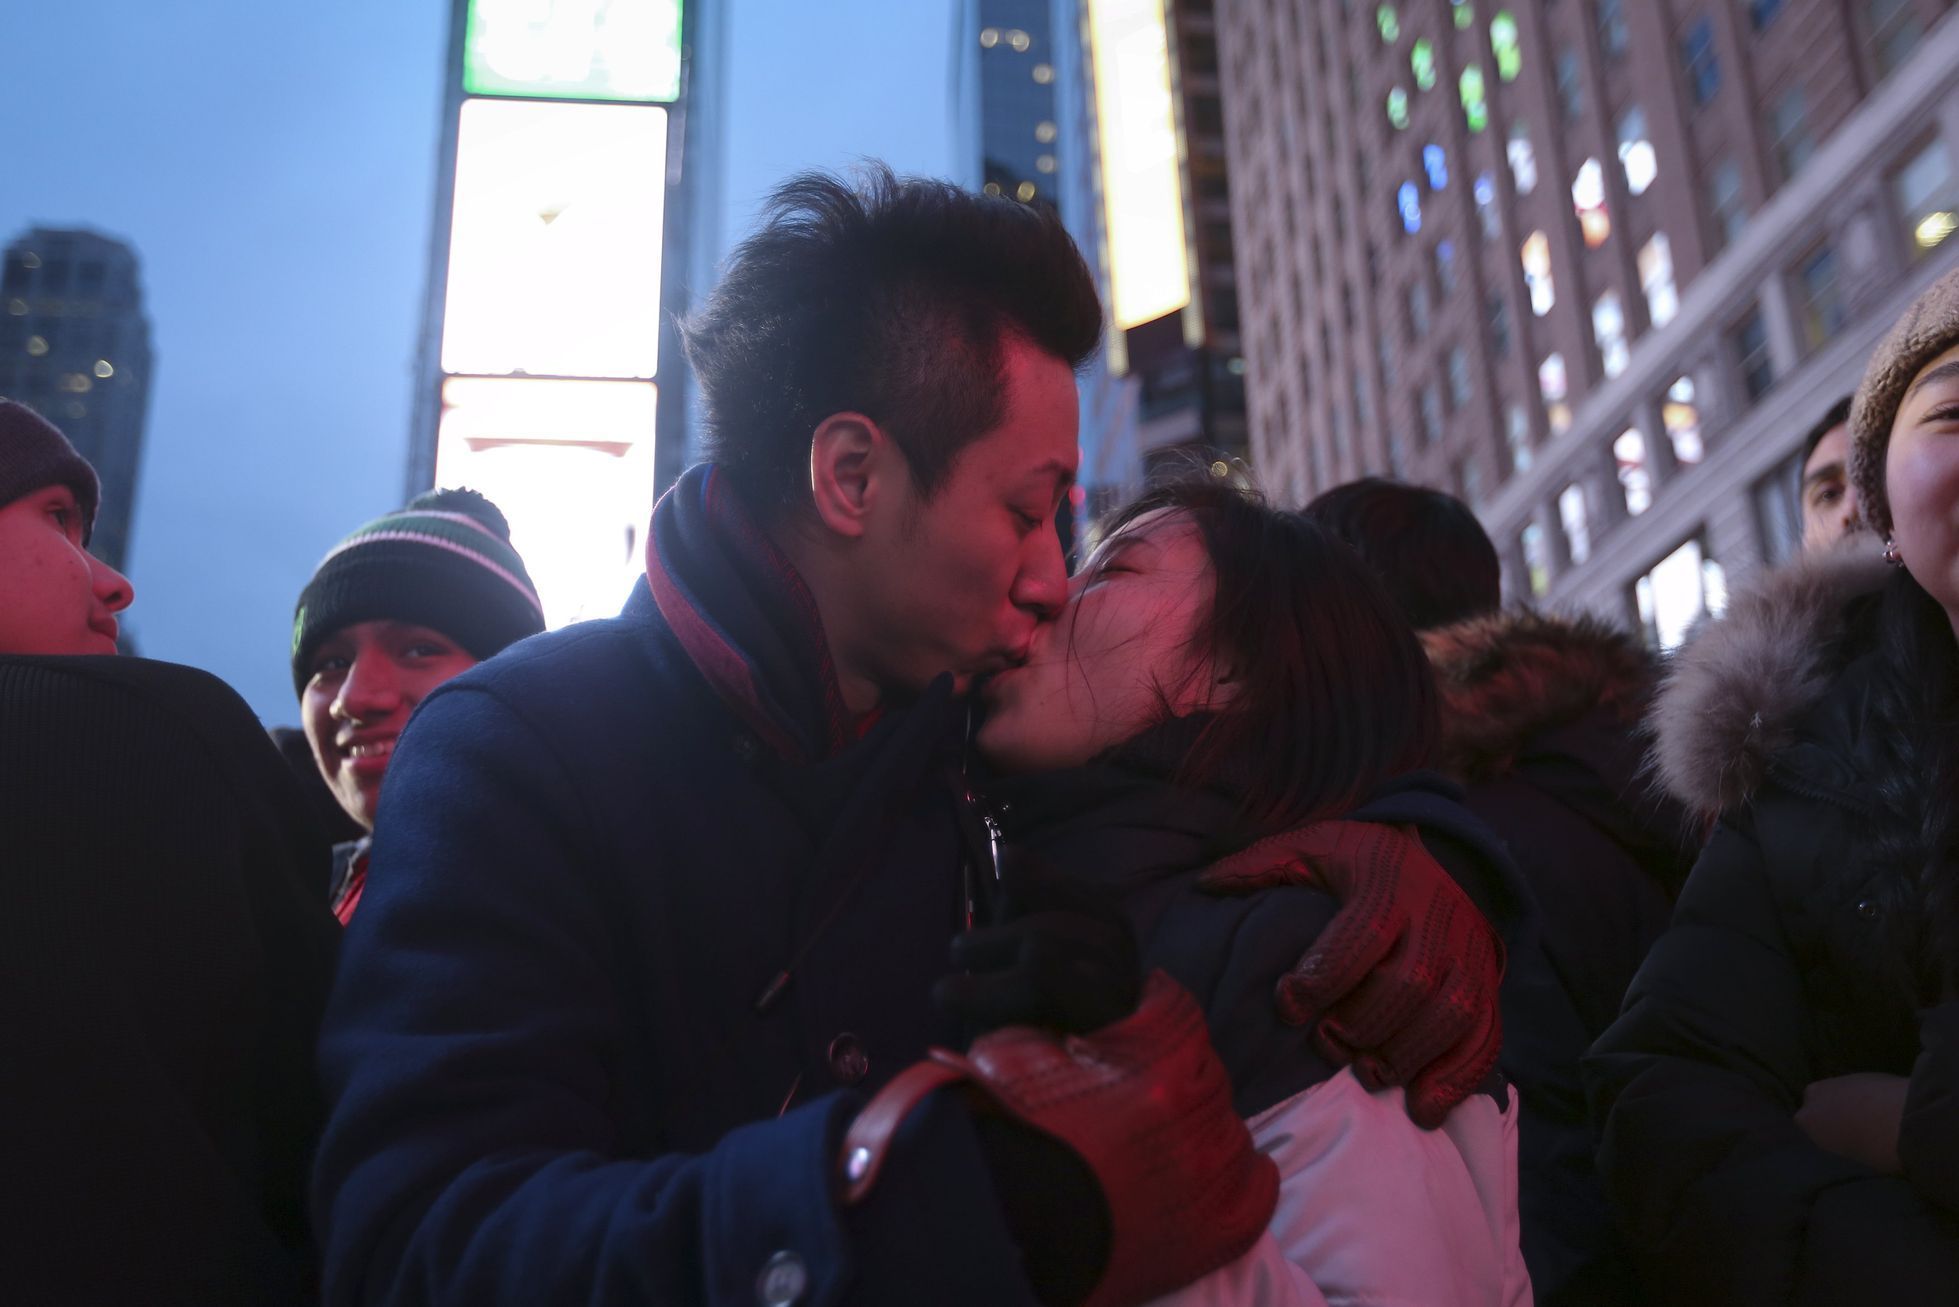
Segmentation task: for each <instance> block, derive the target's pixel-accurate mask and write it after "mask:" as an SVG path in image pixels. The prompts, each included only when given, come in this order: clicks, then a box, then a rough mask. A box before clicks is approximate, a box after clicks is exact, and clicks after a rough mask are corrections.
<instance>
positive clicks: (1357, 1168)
mask: <svg viewBox="0 0 1959 1307" xmlns="http://www.w3.org/2000/svg"><path fill="white" fill-rule="evenodd" d="M1178 736H1179V732H1178V730H1177V724H1176V723H1171V724H1169V726H1168V727H1167V728H1161V729H1160V730H1159V732H1157V733H1156V734H1155V736H1154V737H1146V739H1145V740H1144V741H1139V742H1135V743H1133V744H1132V746H1130V747H1129V748H1128V749H1126V750H1124V751H1122V752H1119V753H1118V754H1117V755H1116V756H1115V757H1114V758H1112V759H1110V760H1107V761H1104V762H1100V763H1096V764H1093V765H1091V766H1088V767H1084V768H1080V769H1076V770H1072V771H1068V772H1061V773H1046V774H1042V775H1036V776H1028V777H1023V778H1017V779H1015V780H1013V781H1009V782H1005V783H1002V784H999V785H996V786H993V787H991V790H990V794H991V796H992V797H993V798H994V799H995V800H996V801H997V802H998V803H999V805H1000V807H1001V814H1000V815H1001V822H1002V826H1003V828H1004V833H1005V836H1006V838H1007V840H1008V841H1009V843H1010V844H1012V845H1013V846H1014V847H1015V848H1016V849H1017V850H1019V851H1021V852H1022V853H1023V854H1024V855H1031V856H1032V857H1033V858H1035V859H1037V860H1038V861H1040V862H1041V863H1043V864H1045V865H1046V866H1047V867H1048V868H1050V869H1051V871H1052V872H1053V873H1054V874H1057V875H1061V876H1065V877H1067V878H1068V879H1069V880H1071V881H1072V882H1075V883H1077V884H1080V885H1083V886H1087V887H1089V888H1090V889H1091V890H1093V891H1095V892H1099V893H1102V894H1106V895H1107V896H1108V897H1109V899H1110V900H1112V901H1114V902H1116V903H1118V904H1119V905H1120V907H1121V910H1122V912H1123V914H1124V916H1125V917H1126V918H1127V919H1128V920H1129V922H1130V923H1131V925H1132V926H1133V928H1134V929H1135V931H1136V934H1137V938H1138V942H1139V945H1140V949H1141V954H1142V960H1143V964H1144V966H1145V967H1146V968H1152V967H1161V968H1162V969H1163V970H1165V971H1167V972H1169V974H1170V975H1171V976H1172V977H1173V978H1174V979H1176V980H1177V981H1178V982H1179V983H1180V984H1182V985H1183V986H1184V987H1185V988H1186V989H1188V990H1190V991H1191V993H1192V994H1193V995H1195V996H1196V998H1197V1001H1198V1003H1199V1005H1200V1006H1201V1007H1203V1009H1204V1011H1205V1014H1206V1017H1207V1020H1208V1022H1209V1025H1210V1031H1211V1040H1212V1043H1213V1044H1214V1045H1215V1047H1216V1048H1217V1051H1218V1055H1219V1057H1220V1058H1222V1059H1223V1061H1224V1064H1225V1066H1226V1068H1227V1069H1228V1070H1229V1071H1230V1073H1231V1077H1232V1084H1233V1087H1234V1091H1235V1092H1234V1100H1233V1101H1234V1105H1235V1106H1236V1108H1237V1109H1238V1112H1239V1114H1240V1115H1241V1116H1243V1117H1245V1118H1246V1120H1247V1124H1248V1125H1249V1126H1250V1128H1251V1130H1252V1134H1253V1138H1254V1140H1255V1141H1256V1143H1257V1144H1258V1146H1259V1147H1260V1149H1261V1150H1263V1151H1265V1152H1266V1153H1268V1154H1269V1155H1270V1156H1272V1157H1273V1158H1274V1160H1275V1161H1277V1162H1278V1163H1279V1167H1280V1175H1281V1188H1280V1195H1279V1210H1278V1212H1277V1214H1276V1215H1275V1216H1274V1218H1273V1221H1272V1225H1271V1227H1270V1229H1269V1230H1268V1233H1267V1235H1266V1237H1265V1238H1264V1239H1263V1240H1261V1242H1260V1243H1259V1245H1258V1246H1257V1247H1255V1248H1254V1249H1253V1250H1252V1251H1251V1252H1250V1253H1248V1254H1246V1255H1245V1256H1244V1257H1242V1258H1240V1259H1239V1260H1238V1261H1237V1262H1234V1263H1233V1264H1232V1265H1230V1266H1228V1267H1225V1268H1223V1269H1222V1270H1220V1271H1217V1272H1215V1273H1214V1274H1212V1275H1211V1276H1208V1277H1206V1278H1205V1279H1203V1280H1200V1281H1198V1282H1197V1283H1196V1284H1194V1285H1192V1286H1190V1287H1189V1288H1187V1289H1185V1290H1182V1291H1181V1292H1179V1293H1177V1294H1174V1295H1171V1297H1170V1298H1168V1299H1166V1300H1165V1301H1166V1302H1169V1303H1174V1304H1178V1305H1179V1307H1205V1305H1208V1304H1219V1305H1220V1307H1227V1305H1233V1304H1242V1303H1252V1302H1256V1303H1264V1304H1270V1305H1271V1307H1319V1305H1320V1304H1323V1303H1327V1302H1332V1303H1342V1302H1367V1303H1376V1304H1382V1305H1383V1307H1417V1304H1419V1305H1420V1307H1448V1305H1451V1304H1465V1305H1467V1304H1489V1305H1491V1307H1496V1305H1498V1304H1501V1305H1502V1307H1515V1305H1516V1304H1527V1303H1529V1302H1530V1301H1531V1299H1530V1286H1529V1281H1528V1277H1527V1276H1526V1274H1525V1271H1524V1266H1523V1260H1522V1257H1521V1254H1520V1252H1519V1248H1518V1232H1517V1216H1516V1211H1517V1209H1516V1192H1517V1162H1516V1120H1517V1112H1516V1107H1515V1100H1514V1096H1513V1093H1512V1091H1511V1089H1510V1088H1509V1086H1508V1085H1507V1084H1503V1083H1501V1078H1500V1077H1493V1078H1492V1082H1491V1084H1490V1085H1489V1086H1488V1087H1487V1091H1486V1092H1481V1093H1478V1094H1476V1095H1475V1096H1473V1097H1472V1098H1470V1099H1469V1100H1468V1101H1467V1102H1465V1103H1463V1104H1462V1105H1461V1106H1459V1107H1457V1108H1456V1109H1455V1110H1454V1111H1453V1112H1452V1113H1451V1115H1450V1118H1449V1120H1448V1121H1447V1122H1446V1123H1445V1124H1444V1126H1443V1128H1442V1129H1440V1130H1436V1131H1423V1130H1420V1129H1418V1128H1417V1127H1416V1126H1415V1125H1414V1123H1413V1122H1412V1121H1411V1120H1409V1117H1408V1113H1407V1111H1406V1110H1405V1108H1404V1105H1403V1102H1402V1091H1401V1090H1400V1089H1391V1090H1385V1091H1381V1092H1379V1093H1374V1094H1369V1093H1368V1092H1367V1091H1366V1090H1365V1089H1363V1088H1362V1087H1361V1085H1360V1083H1359V1081H1357V1080H1356V1079H1355V1078H1354V1075H1353V1072H1352V1071H1351V1069H1347V1068H1335V1067H1333V1066H1331V1065H1329V1064H1328V1063H1326V1062H1325V1061H1323V1060H1322V1059H1321V1058H1320V1057H1319V1055H1318V1054H1317V1053H1316V1052H1315V1051H1314V1049H1313V1046H1312V1044H1311V1041H1310V1039H1309V1037H1308V1034H1307V1032H1306V1030H1304V1029H1302V1028H1299V1027H1295V1026H1291V1025H1288V1024H1286V1023H1285V1022H1284V1021H1283V1020H1282V1019H1281V1018H1280V1016H1279V1014H1278V1006H1277V1004H1276V1003H1275V1002H1274V1001H1273V995H1274V990H1275V987H1276V986H1277V983H1278V981H1279V978H1280V977H1281V976H1283V975H1284V974H1285V973H1286V972H1287V971H1289V970H1291V969H1292V968H1293V967H1294V966H1295V965H1296V964H1297V963H1298V961H1299V959H1300V958H1301V957H1302V956H1303V955H1304V954H1305V953H1306V952H1307V950H1308V949H1309V948H1311V946H1312V944H1313V942H1314V940H1315V939H1316V938H1317V937H1318V935H1319V933H1320V931H1321V930H1322V929H1323V928H1324V927H1325V926H1326V924H1327V923H1328V921H1330V920H1331V919H1332V917H1333V914H1334V913H1335V912H1336V911H1337V910H1338V908H1339V904H1338V903H1337V902H1336V901H1335V900H1334V899H1333V898H1332V897H1331V896H1330V895H1328V894H1325V893H1323V892H1322V891H1320V890H1318V889H1314V888H1310V887H1306V886H1303V885H1298V886H1284V887H1280V888H1274V889H1266V890H1262V891H1258V892H1256V893H1251V894H1230V893H1218V892H1213V891H1211V890H1208V889H1206V888H1205V887H1204V886H1203V885H1202V884H1201V883H1200V880H1201V877H1202V873H1203V872H1204V870H1205V869H1206V868H1207V867H1208V866H1209V865H1211V864H1212V863H1214V862H1215V861H1217V860H1218V859H1219V858H1221V857H1223V856H1224V855H1226V854H1228V853H1231V852H1235V851H1236V849H1237V848H1238V847H1241V846H1242V845H1243V844H1244V843H1245V842H1246V841H1245V839H1244V838H1242V837H1234V836H1233V834H1232V831H1233V828H1234V823H1233V820H1232V817H1233V813H1234V808H1235V802H1234V801H1233V800H1231V799H1230V798H1228V797H1227V796H1224V795H1221V794H1217V793H1204V792H1195V791H1193V790H1191V789H1189V788H1186V787H1184V786H1182V785H1180V784H1176V783H1174V782H1173V781H1172V779H1171V776H1172V774H1173V773H1174V771H1175V766H1174V763H1173V762H1172V761H1171V760H1172V759H1173V758H1176V757H1180V756H1181V754H1180V753H1178V751H1177V748H1176V741H1177V739H1178ZM1349 815H1350V817H1351V819H1353V820H1359V821H1373V822H1380V823H1384V824H1390V825H1394V826H1398V827H1413V828H1414V829H1415V830H1416V831H1417V832H1419V834H1420V836H1421V838H1422V840H1423V842H1424V844H1425V846H1426V847H1428V848H1429V850H1430V851H1431V853H1432V854H1433V855H1434V856H1435V857H1436V858H1437V860H1439V861H1440V862H1442V863H1443V865H1444V866H1445V867H1447V868H1448V869H1449V871H1450V872H1451V874H1452V875H1454V876H1455V877H1456V879H1457V880H1458V882H1459V883H1460V884H1462V885H1463V887H1464V889H1465V890H1466V891H1467V892H1468V893H1469V894H1470V896H1471V897H1472V898H1474V899H1476V900H1477V901H1478V903H1479V905H1482V906H1484V908H1485V910H1486V912H1488V913H1489V914H1490V915H1491V916H1492V918H1493V920H1494V921H1495V922H1496V923H1497V925H1498V926H1499V928H1500V929H1501V928H1503V927H1507V926H1513V925H1515V924H1516V921H1517V917H1518V914H1519V912H1520V911H1521V907H1522V902H1523V899H1522V894H1521V891H1520V888H1519V886H1518V884H1517V881H1516V872H1515V870H1514V869H1513V868H1511V867H1510V866H1509V863H1508V860H1507V859H1506V858H1505V857H1504V855H1503V853H1502V851H1501V849H1500V848H1498V847H1497V846H1496V843H1495V841H1494V840H1493V839H1492V838H1491V837H1490V836H1489V834H1488V833H1487V831H1486V830H1484V829H1483V827H1482V826H1481V825H1480V823H1478V822H1477V821H1476V820H1475V819H1474V818H1473V817H1472V816H1470V814H1469V813H1467V812H1466V811H1464V810H1463V808H1462V807H1461V805H1460V804H1459V803H1457V802H1456V799H1455V793H1454V789H1453V787H1452V786H1450V785H1449V784H1448V783H1447V782H1446V781H1443V780H1441V778H1439V777H1425V778H1424V777H1410V778H1406V779H1405V780H1403V781H1401V782H1398V783H1397V784H1396V785H1394V786H1393V787H1391V788H1390V789H1389V790H1387V791H1384V792H1383V793H1382V794H1380V795H1377V796H1376V797H1375V798H1374V799H1373V800H1371V801H1370V802H1369V803H1368V804H1367V805H1365V806H1364V807H1362V808H1361V809H1358V810H1356V811H1355V812H1353V813H1351V814H1349Z"/></svg>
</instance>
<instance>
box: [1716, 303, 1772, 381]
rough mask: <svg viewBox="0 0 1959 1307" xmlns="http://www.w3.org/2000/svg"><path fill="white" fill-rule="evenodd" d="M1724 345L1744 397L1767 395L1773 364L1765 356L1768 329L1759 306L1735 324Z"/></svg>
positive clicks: (1767, 344) (1767, 353) (1767, 350)
mask: <svg viewBox="0 0 1959 1307" xmlns="http://www.w3.org/2000/svg"><path fill="white" fill-rule="evenodd" d="M1728 344H1729V348H1730V349H1731V350H1732V351H1733V352H1734V360H1735V369H1736V371H1738V372H1740V373H1741V383H1742V386H1743V387H1744V388H1745V389H1746V390H1747V391H1748V398H1749V399H1750V400H1757V399H1760V398H1761V397H1762V396H1764V395H1766V394H1768V393H1769V387H1771V386H1773V385H1774V384H1775V361H1774V360H1773V359H1771V358H1770V357H1769V328H1768V323H1767V322H1766V321H1765V320H1764V319H1763V317H1762V309H1761V306H1760V305H1757V306H1755V307H1754V308H1752V309H1750V310H1749V311H1748V316H1747V317H1745V318H1743V319H1742V320H1741V321H1740V322H1738V323H1736V324H1735V326H1734V329H1733V330H1732V331H1730V332H1729V333H1728Z"/></svg>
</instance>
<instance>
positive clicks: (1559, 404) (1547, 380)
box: [1537, 351, 1571, 436]
mask: <svg viewBox="0 0 1959 1307" xmlns="http://www.w3.org/2000/svg"><path fill="white" fill-rule="evenodd" d="M1568 392H1569V388H1568V385H1567V381H1566V378H1565V372H1564V355H1563V354H1560V353H1556V352H1555V351H1554V352H1552V353H1550V354H1546V355H1545V356H1544V361H1543V362H1542V363H1540V364H1538V365H1537V393H1538V396H1539V397H1540V398H1541V399H1542V400H1543V401H1544V420H1545V425H1547V426H1549V427H1550V428H1551V434H1552V435H1554V436H1555V435H1557V434H1558V433H1559V432H1561V431H1564V430H1565V429H1566V428H1568V427H1569V426H1570V425H1571V405H1570V404H1568V403H1566V402H1565V401H1566V397H1567V395H1568Z"/></svg>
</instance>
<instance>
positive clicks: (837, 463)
mask: <svg viewBox="0 0 1959 1307" xmlns="http://www.w3.org/2000/svg"><path fill="white" fill-rule="evenodd" d="M897 454H898V449H897V446H895V445H893V444H892V443H891V438H890V437H889V436H887V435H885V434H884V430H883V428H881V427H880V426H878V424H877V423H875V422H873V421H871V419H869V418H867V417H865V416H864V415H863V414H862V413H832V414H831V415H830V416H829V417H827V418H824V419H823V421H821V422H819V423H818V424H817V426H816V431H815V432H814V433H813V434H812V435H811V436H810V442H809V486H810V498H811V499H812V500H813V501H814V503H815V506H816V517H817V520H818V521H820V522H822V523H823V525H824V526H825V527H827V528H828V529H829V530H831V531H834V532H835V533H836V534H838V535H840V536H843V537H845V538H847V539H852V540H855V539H859V538H861V537H862V536H863V534H864V526H865V522H866V519H868V518H869V516H870V515H871V513H872V512H873V511H875V509H876V507H877V504H878V499H879V495H880V492H881V491H882V489H883V487H884V485H885V484H886V482H887V481H888V479H889V477H890V475H891V472H892V468H893V460H894V458H895V457H896V456H897Z"/></svg>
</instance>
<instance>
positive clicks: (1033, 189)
mask: <svg viewBox="0 0 1959 1307" xmlns="http://www.w3.org/2000/svg"><path fill="white" fill-rule="evenodd" d="M1039 190H1040V188H1039V187H1037V186H1035V185H1034V183H1033V182H1022V183H1021V184H1020V185H1019V186H1018V187H1016V188H1015V189H1014V195H1015V196H1016V197H1017V198H1019V199H1020V200H1022V201H1023V202H1024V201H1027V200H1031V199H1033V198H1034V196H1035V195H1037V194H1038V193H1039Z"/></svg>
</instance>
